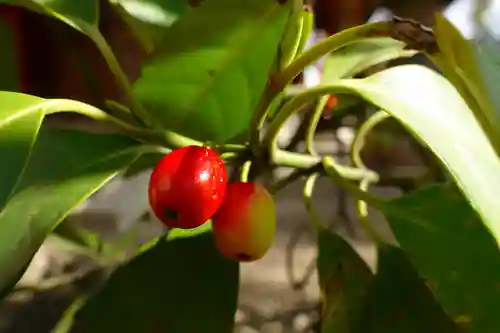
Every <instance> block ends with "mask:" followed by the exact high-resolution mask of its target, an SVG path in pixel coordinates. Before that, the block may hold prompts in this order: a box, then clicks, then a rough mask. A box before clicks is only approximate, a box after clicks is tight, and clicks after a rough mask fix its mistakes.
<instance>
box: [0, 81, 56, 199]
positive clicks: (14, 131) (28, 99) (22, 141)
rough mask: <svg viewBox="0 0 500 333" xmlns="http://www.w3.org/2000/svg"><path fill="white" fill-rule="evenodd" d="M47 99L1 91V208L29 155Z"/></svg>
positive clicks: (12, 189)
mask: <svg viewBox="0 0 500 333" xmlns="http://www.w3.org/2000/svg"><path fill="white" fill-rule="evenodd" d="M46 102H47V101H46V100H44V99H42V98H38V97H34V96H30V95H25V94H19V93H14V92H7V91H0V156H2V160H4V161H8V163H7V162H4V163H1V164H0V184H1V186H0V209H1V208H2V207H4V205H5V203H6V201H7V199H8V198H9V197H10V196H11V195H12V192H13V191H14V187H15V186H16V185H17V183H18V182H19V178H20V176H21V174H22V172H23V170H24V168H25V166H26V163H27V161H28V159H29V156H30V153H31V149H32V148H33V145H34V143H35V140H36V136H37V134H38V130H39V128H40V126H41V124H42V120H43V117H44V116H45V113H44V105H45V103H46Z"/></svg>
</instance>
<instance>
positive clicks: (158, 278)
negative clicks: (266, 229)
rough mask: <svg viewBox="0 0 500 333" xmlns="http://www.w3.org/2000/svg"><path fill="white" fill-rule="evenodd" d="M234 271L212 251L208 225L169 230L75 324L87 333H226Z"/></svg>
mask: <svg viewBox="0 0 500 333" xmlns="http://www.w3.org/2000/svg"><path fill="white" fill-rule="evenodd" d="M238 268H239V265H238V263H236V262H233V261H229V260H227V259H225V258H223V257H222V256H221V255H220V254H219V252H218V251H217V249H216V247H215V244H214V240H213V236H212V232H211V227H210V223H206V224H204V225H202V226H201V227H198V228H196V229H191V230H181V229H174V230H173V231H171V232H170V233H169V235H168V236H167V237H160V239H159V240H158V241H157V242H156V244H155V245H153V246H149V247H148V249H147V250H145V251H144V252H142V253H140V254H139V255H138V256H136V257H135V258H134V259H132V260H131V261H130V262H129V263H127V264H125V265H123V266H121V267H119V268H118V269H117V270H116V271H115V272H114V273H113V275H112V276H111V278H110V279H109V281H108V282H107V284H106V286H105V287H104V289H103V290H102V291H101V292H100V293H99V294H98V295H97V296H95V297H94V298H92V299H90V300H89V301H88V302H87V304H86V305H85V306H84V307H83V308H82V309H81V310H80V311H79V312H78V313H77V315H76V320H77V321H78V322H80V323H84V325H85V327H82V328H83V330H84V331H85V332H93V333H100V332H103V333H104V332H106V333H107V332H111V331H118V332H142V333H153V332H204V333H232V332H233V321H234V314H235V311H236V305H237V296H238V275H239V269H238Z"/></svg>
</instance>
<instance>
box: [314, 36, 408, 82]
mask: <svg viewBox="0 0 500 333" xmlns="http://www.w3.org/2000/svg"><path fill="white" fill-rule="evenodd" d="M405 46H406V44H404V43H402V42H400V41H397V40H395V39H392V38H387V37H381V38H373V39H367V40H361V41H357V42H355V43H353V44H349V45H347V46H344V47H343V48H341V49H340V50H337V51H334V52H332V53H331V54H330V55H328V56H327V57H326V59H325V64H324V66H323V75H322V82H323V83H330V82H333V81H335V80H338V79H340V78H350V77H353V76H355V75H356V74H359V73H361V72H362V71H364V70H366V69H368V68H370V67H372V66H374V65H377V64H379V63H382V62H385V61H389V60H393V59H396V58H400V57H409V56H412V55H414V54H416V51H413V50H405V49H404V47H405Z"/></svg>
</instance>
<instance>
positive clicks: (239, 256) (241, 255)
mask: <svg viewBox="0 0 500 333" xmlns="http://www.w3.org/2000/svg"><path fill="white" fill-rule="evenodd" d="M236 259H238V260H243V261H247V260H250V259H252V256H251V255H249V254H246V253H238V254H237V255H236Z"/></svg>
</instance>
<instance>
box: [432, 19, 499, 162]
mask: <svg viewBox="0 0 500 333" xmlns="http://www.w3.org/2000/svg"><path fill="white" fill-rule="evenodd" d="M434 33H435V37H436V41H437V44H438V47H439V50H438V51H437V52H435V53H431V54H428V56H429V57H430V59H431V60H432V61H434V62H435V63H436V65H437V66H438V67H439V69H440V70H441V71H442V72H443V74H444V75H445V76H446V77H447V78H448V79H449V80H450V82H451V83H453V85H454V86H455V87H456V88H457V90H458V91H459V92H460V95H462V97H463V98H464V100H465V101H466V102H467V104H468V105H469V107H470V109H471V110H472V112H473V113H474V114H475V116H476V118H477V119H478V121H479V122H480V124H481V125H482V126H483V128H484V130H485V131H486V134H487V136H488V137H490V138H491V140H492V142H493V146H494V148H495V149H496V152H497V154H500V113H499V112H498V106H495V101H496V100H497V99H498V98H497V97H496V98H495V97H493V96H495V95H497V94H496V93H495V92H493V96H492V91H491V89H492V88H493V89H494V87H496V84H495V85H494V86H493V87H492V86H491V79H493V78H494V77H498V68H497V69H496V70H492V69H493V68H492V66H495V65H494V64H492V63H491V61H492V60H493V59H492V56H491V55H488V54H487V53H489V52H485V51H484V50H481V47H479V48H478V47H477V46H476V45H474V44H475V43H474V42H473V41H468V40H466V39H465V38H464V37H463V36H462V35H461V34H460V32H459V31H458V29H457V28H456V27H455V26H454V25H453V24H452V23H451V22H450V21H448V20H447V19H446V18H445V17H443V16H442V15H436V24H435V27H434ZM493 52H495V51H493ZM495 67H497V66H495ZM489 77H491V78H489Z"/></svg>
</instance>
